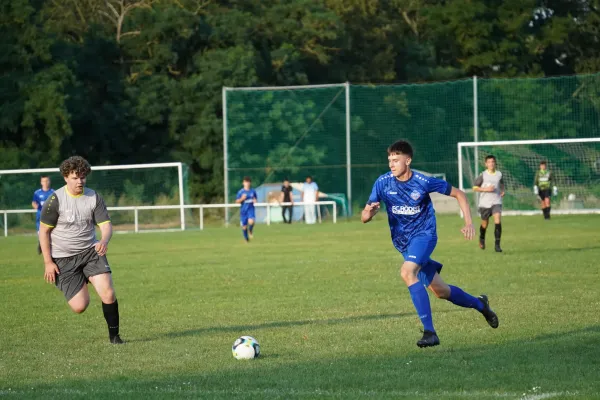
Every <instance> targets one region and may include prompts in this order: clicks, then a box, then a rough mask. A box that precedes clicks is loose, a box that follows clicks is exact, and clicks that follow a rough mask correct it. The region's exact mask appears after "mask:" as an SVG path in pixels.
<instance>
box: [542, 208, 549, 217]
mask: <svg viewBox="0 0 600 400" xmlns="http://www.w3.org/2000/svg"><path fill="white" fill-rule="evenodd" d="M542 212H543V213H544V219H548V217H549V216H550V215H549V212H548V207H544V208H542Z"/></svg>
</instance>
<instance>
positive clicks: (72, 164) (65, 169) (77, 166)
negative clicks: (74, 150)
mask: <svg viewBox="0 0 600 400" xmlns="http://www.w3.org/2000/svg"><path fill="white" fill-rule="evenodd" d="M59 169H60V173H61V174H62V176H64V177H67V176H69V175H71V172H75V173H76V174H77V175H78V176H88V175H89V174H90V172H92V167H91V166H90V163H89V162H87V160H86V159H85V158H83V157H80V156H73V157H69V158H67V159H66V160H65V161H63V162H62V163H61V164H60V167H59Z"/></svg>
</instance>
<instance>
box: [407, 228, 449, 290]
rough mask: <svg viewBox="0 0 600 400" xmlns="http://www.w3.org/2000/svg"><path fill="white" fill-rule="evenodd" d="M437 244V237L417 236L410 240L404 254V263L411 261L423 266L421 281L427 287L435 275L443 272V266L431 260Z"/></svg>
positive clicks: (420, 272)
mask: <svg viewBox="0 0 600 400" xmlns="http://www.w3.org/2000/svg"><path fill="white" fill-rule="evenodd" d="M436 244H437V236H416V237H414V238H412V239H411V240H410V243H409V244H408V247H407V249H406V251H404V252H402V257H404V261H411V262H414V263H415V264H417V265H420V266H421V269H420V270H419V273H418V278H419V281H420V282H421V283H422V284H423V285H425V286H426V287H427V286H429V285H430V284H431V281H432V280H433V277H434V276H435V273H436V272H437V273H438V274H439V273H440V272H441V271H442V266H443V265H442V264H440V263H439V262H437V261H435V260H432V259H431V258H430V256H431V253H433V250H434V249H435V245H436Z"/></svg>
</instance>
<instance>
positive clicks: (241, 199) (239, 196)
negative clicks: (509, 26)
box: [235, 190, 246, 204]
mask: <svg viewBox="0 0 600 400" xmlns="http://www.w3.org/2000/svg"><path fill="white" fill-rule="evenodd" d="M244 200H246V193H244V191H243V190H240V191H239V192H238V193H237V196H236V197H235V202H236V203H237V204H241V203H243V202H244Z"/></svg>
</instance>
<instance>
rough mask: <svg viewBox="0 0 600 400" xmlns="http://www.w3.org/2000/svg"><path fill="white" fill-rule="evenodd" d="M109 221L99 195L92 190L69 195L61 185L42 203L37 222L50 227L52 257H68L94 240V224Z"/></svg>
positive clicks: (88, 245) (86, 189)
mask: <svg viewBox="0 0 600 400" xmlns="http://www.w3.org/2000/svg"><path fill="white" fill-rule="evenodd" d="M107 222H110V217H109V216H108V210H107V209H106V204H104V200H103V199H102V197H101V196H100V195H99V194H98V193H96V192H95V191H94V190H92V189H88V188H84V190H83V193H82V194H80V195H78V196H73V195H72V194H70V193H69V192H68V191H67V187H66V186H63V187H62V188H60V189H58V190H57V191H56V192H54V193H53V194H52V195H51V196H50V198H48V199H47V200H46V202H45V203H44V207H43V208H42V216H41V223H42V224H44V225H46V226H49V227H51V228H53V229H52V233H51V236H50V239H51V248H52V257H53V258H64V257H71V256H74V255H77V254H80V253H82V252H84V251H85V250H87V249H89V248H90V247H92V246H94V244H95V243H96V229H95V227H94V225H101V224H103V223H107Z"/></svg>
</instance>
